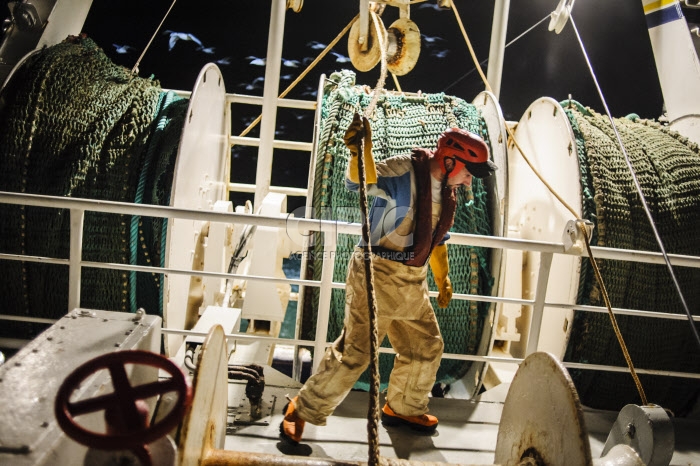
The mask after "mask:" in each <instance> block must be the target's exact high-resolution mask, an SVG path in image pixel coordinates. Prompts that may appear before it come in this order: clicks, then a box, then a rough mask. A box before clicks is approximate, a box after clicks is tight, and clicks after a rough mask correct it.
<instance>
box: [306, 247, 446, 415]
mask: <svg viewBox="0 0 700 466" xmlns="http://www.w3.org/2000/svg"><path fill="white" fill-rule="evenodd" d="M364 254H365V253H364V252H363V250H362V249H361V248H355V251H354V253H353V257H352V259H351V260H350V263H349V266H348V277H347V281H346V289H345V297H346V298H345V323H344V328H343V331H342V332H341V334H340V336H339V337H338V339H337V340H336V341H335V342H334V343H333V345H332V346H331V347H330V348H328V349H327V350H326V353H325V355H324V358H323V360H322V361H321V364H320V365H319V368H318V371H317V372H316V373H315V374H314V375H312V376H311V377H310V378H309V379H308V380H307V381H306V384H305V385H304V387H303V388H302V389H301V390H300V391H299V398H298V400H297V403H296V406H297V411H298V414H299V416H300V417H301V418H302V419H304V420H305V421H307V422H310V423H312V424H316V425H325V424H326V418H327V417H328V416H330V415H331V414H332V413H333V411H334V410H335V408H336V407H337V406H338V404H340V402H341V401H343V399H344V398H345V396H346V395H347V394H348V392H349V391H350V389H351V388H352V387H353V385H354V384H355V382H356V381H357V379H358V378H359V377H360V375H361V374H362V372H363V371H364V370H365V368H366V367H367V366H368V364H369V352H370V343H369V314H368V309H367V292H366V283H365V271H364V270H365V269H364V262H363V261H364ZM373 262H374V271H375V275H374V277H375V283H374V289H375V293H376V296H377V307H378V309H377V313H378V319H377V327H378V334H379V342H381V341H382V340H383V339H384V336H385V335H388V336H389V342H390V343H391V346H392V347H393V348H394V350H395V351H396V353H397V354H396V359H395V360H394V369H393V370H392V372H391V377H390V379H389V388H388V393H387V398H386V399H387V403H389V406H391V408H392V409H393V410H394V412H396V413H397V414H402V415H404V416H420V415H422V414H425V413H426V412H427V411H428V394H429V393H430V391H431V389H432V387H433V384H434V383H435V376H436V373H437V370H438V367H439V366H440V358H441V356H442V350H443V346H444V345H443V341H442V336H441V335H440V329H439V327H438V323H437V320H436V318H435V313H434V312H433V308H432V306H431V304H430V300H429V299H428V284H427V282H426V279H425V278H426V274H427V271H428V266H427V265H425V266H423V267H410V266H406V265H404V264H402V263H400V262H396V261H392V260H388V259H384V258H381V257H378V256H376V255H375V256H373Z"/></svg>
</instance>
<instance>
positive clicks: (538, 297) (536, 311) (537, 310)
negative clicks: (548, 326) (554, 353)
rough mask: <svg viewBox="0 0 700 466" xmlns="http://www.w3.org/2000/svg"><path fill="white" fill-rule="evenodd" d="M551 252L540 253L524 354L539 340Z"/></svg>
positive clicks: (533, 349)
mask: <svg viewBox="0 0 700 466" xmlns="http://www.w3.org/2000/svg"><path fill="white" fill-rule="evenodd" d="M553 256H554V254H552V253H551V252H542V253H540V269H539V271H538V274H537V288H536V289H535V303H534V304H533V305H532V319H531V320H530V333H529V335H528V339H527V350H526V351H525V356H526V357H527V356H528V355H530V354H532V353H534V352H535V351H537V343H538V342H539V340H540V328H541V327H542V316H543V315H544V302H545V297H546V294H547V284H548V283H549V270H550V269H551V268H552V258H553Z"/></svg>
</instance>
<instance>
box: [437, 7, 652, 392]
mask: <svg viewBox="0 0 700 466" xmlns="http://www.w3.org/2000/svg"><path fill="white" fill-rule="evenodd" d="M450 4H451V6H452V11H454V14H455V18H456V19H457V24H458V25H459V29H460V30H461V31H462V36H463V37H464V40H465V42H466V44H467V48H469V54H470V55H471V57H472V60H473V61H474V65H475V66H476V69H477V71H478V72H479V75H480V76H481V79H482V80H483V82H484V85H485V86H486V90H487V91H489V92H491V93H493V90H492V89H491V86H490V85H489V82H488V80H487V79H486V75H484V71H483V70H482V69H481V65H480V64H479V60H478V59H477V58H476V54H475V53H474V49H473V48H472V44H471V41H470V40H469V36H468V35H467V31H466V30H465V29H464V24H462V19H461V18H460V16H459V12H458V11H457V8H456V7H455V4H454V0H450ZM506 131H507V132H508V137H509V140H510V141H512V142H513V144H514V145H515V147H517V148H518V151H519V152H520V155H521V156H522V157H523V159H524V160H525V162H526V163H527V164H528V166H529V167H530V169H531V170H532V171H533V173H534V174H535V176H537V178H539V179H540V181H541V182H542V183H543V184H544V185H545V186H546V187H547V189H548V190H549V191H550V192H551V193H552V195H553V196H554V197H556V198H557V200H558V201H559V202H561V204H562V205H563V206H564V207H565V208H566V209H567V210H568V211H569V212H571V215H573V216H574V218H578V217H579V216H578V214H577V213H576V211H575V210H574V209H573V208H572V207H571V206H570V205H569V204H568V203H567V202H566V201H564V199H563V198H562V197H561V196H560V195H559V194H558V193H557V192H556V191H555V190H554V188H553V187H552V186H551V185H550V184H549V183H548V182H547V181H546V180H545V179H544V177H543V176H542V175H541V174H540V172H538V171H537V169H536V168H535V167H534V165H532V162H531V161H530V159H529V158H528V157H527V156H526V155H525V152H524V151H523V149H522V148H521V147H520V144H518V141H517V140H516V139H515V135H514V134H513V131H512V130H511V128H510V127H509V126H508V125H506ZM577 223H578V225H579V228H581V230H582V231H583V234H584V237H585V240H586V249H587V250H588V258H589V260H590V262H591V264H592V266H593V271H594V273H595V277H596V280H597V281H598V285H599V286H600V289H601V291H602V293H603V299H604V300H605V305H606V306H607V308H608V314H609V315H610V321H611V323H612V327H613V330H614V331H615V335H616V336H617V341H618V343H619V344H620V348H621V349H622V354H623V355H624V356H625V361H626V362H627V366H628V367H629V370H630V374H631V375H632V379H633V380H634V384H635V385H636V386H637V391H638V392H639V396H640V398H641V400H642V404H643V405H646V404H647V397H646V394H645V393H644V388H643V387H642V383H641V381H640V380H639V377H638V376H637V372H636V371H635V370H634V364H633V363H632V358H631V357H630V354H629V351H628V349H627V345H625V340H624V339H623V338H622V333H621V332H620V328H619V327H618V325H617V319H616V318H615V314H614V313H613V311H612V306H611V304H610V300H609V298H608V292H607V290H606V288H605V283H603V277H602V276H601V274H600V271H599V270H598V264H597V263H596V261H595V258H594V257H593V252H592V251H591V248H590V245H589V244H588V242H589V238H588V232H587V231H586V229H585V227H583V225H581V222H577Z"/></svg>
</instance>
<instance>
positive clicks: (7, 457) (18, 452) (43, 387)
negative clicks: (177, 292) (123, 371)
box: [0, 309, 162, 466]
mask: <svg viewBox="0 0 700 466" xmlns="http://www.w3.org/2000/svg"><path fill="white" fill-rule="evenodd" d="M161 323H162V322H161V319H160V317H158V316H153V315H143V316H142V317H141V318H137V317H136V316H135V315H134V314H130V313H124V312H111V311H92V310H90V311H88V310H82V309H76V310H74V311H73V312H71V313H69V314H67V315H66V316H65V317H63V318H61V319H59V320H58V321H57V322H56V323H55V324H54V325H53V326H51V327H50V328H49V329H48V330H46V331H45V332H43V333H42V334H40V335H39V336H38V337H37V338H35V339H34V340H32V341H31V342H30V343H29V344H28V345H27V346H25V347H24V348H22V349H21V350H20V351H19V352H18V353H17V354H16V355H15V356H13V357H12V358H11V359H10V360H9V362H8V363H6V364H3V365H2V366H0V393H2V396H3V405H2V406H3V408H2V415H1V416H0V447H1V448H0V464H3V465H13V466H25V465H46V466H54V465H69V464H84V463H83V461H82V459H83V458H84V457H85V455H86V453H87V451H88V450H87V447H85V446H82V445H80V444H78V443H76V442H75V441H73V440H71V439H70V438H68V437H67V436H66V435H65V434H64V433H63V432H62V431H61V429H60V427H59V426H58V424H57V422H56V418H55V415H54V400H55V399H56V393H57V392H58V388H59V386H60V385H61V383H63V380H64V379H65V378H66V377H67V376H68V374H70V373H71V372H72V371H73V370H74V369H75V368H76V367H78V366H80V365H82V364H83V363H85V362H87V361H89V360H91V359H93V358H95V357H98V356H101V355H103V354H106V353H109V352H112V351H119V350H132V349H140V350H145V351H152V352H158V351H159V350H160V335H161V334H160V327H161ZM129 367H130V366H128V367H127V370H128V371H129V372H130V376H131V377H132V381H134V382H135V384H136V383H140V382H148V381H154V380H156V378H157V375H158V373H157V370H155V369H154V368H144V367H143V366H141V367H138V368H136V367H132V368H129ZM110 380H111V378H110V377H109V376H108V374H107V372H106V371H100V372H98V373H96V374H93V375H92V376H91V377H90V378H88V379H86V380H85V382H84V383H83V384H82V385H81V387H80V388H79V389H78V390H76V391H75V394H74V395H73V398H72V399H73V400H74V401H76V400H80V399H86V398H93V397H95V396H97V395H100V394H104V393H109V392H110V391H111V390H112V388H111V381H110ZM151 407H152V403H151ZM101 414H102V413H94V414H90V415H86V416H81V417H80V418H79V420H78V422H80V425H81V426H83V427H84V428H85V429H88V430H91V431H95V432H105V424H104V418H103V416H102V415H101ZM85 464H88V463H85Z"/></svg>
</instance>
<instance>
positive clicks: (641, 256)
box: [0, 191, 700, 268]
mask: <svg viewBox="0 0 700 466" xmlns="http://www.w3.org/2000/svg"><path fill="white" fill-rule="evenodd" d="M0 203H7V204H25V205H32V206H39V207H57V208H63V209H84V210H87V211H94V212H107V213H114V214H125V215H142V216H147V217H160V218H166V217H173V218H183V219H190V220H202V221H211V222H223V223H240V224H243V225H259V226H267V227H276V228H283V229H284V228H294V229H296V230H297V231H304V230H307V231H321V232H324V233H336V234H350V235H357V236H359V235H360V233H361V230H360V229H361V226H360V224H359V223H347V222H342V221H337V220H318V219H306V218H300V217H294V216H292V215H291V214H290V215H289V216H286V217H267V216H262V215H254V214H242V213H236V212H214V211H201V210H193V209H182V208H177V207H168V206H154V205H144V204H131V203H128V202H116V201H99V200H94V199H82V198H69V197H60V196H42V195H37V194H22V193H9V192H4V191H0ZM450 235H451V237H450V240H449V242H450V243H451V244H464V245H471V246H481V247H488V248H504V249H517V250H522V251H534V252H540V251H541V252H552V253H556V254H564V255H570V256H579V254H576V253H574V252H570V251H565V250H564V245H563V243H553V242H548V241H533V240H524V239H516V238H504V237H498V236H484V235H472V234H465V233H451V234H450ZM591 250H592V251H593V252H594V256H595V257H596V258H598V259H617V260H627V261H631V262H646V263H652V264H657V263H658V264H663V263H664V261H663V256H662V255H661V253H656V252H649V251H638V250H632V249H630V250H622V249H612V248H604V247H599V246H591ZM582 255H583V256H584V257H586V252H583V253H582ZM668 257H669V259H670V260H671V263H672V264H673V265H678V266H686V267H694V268H700V257H696V256H688V255H680V254H668Z"/></svg>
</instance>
